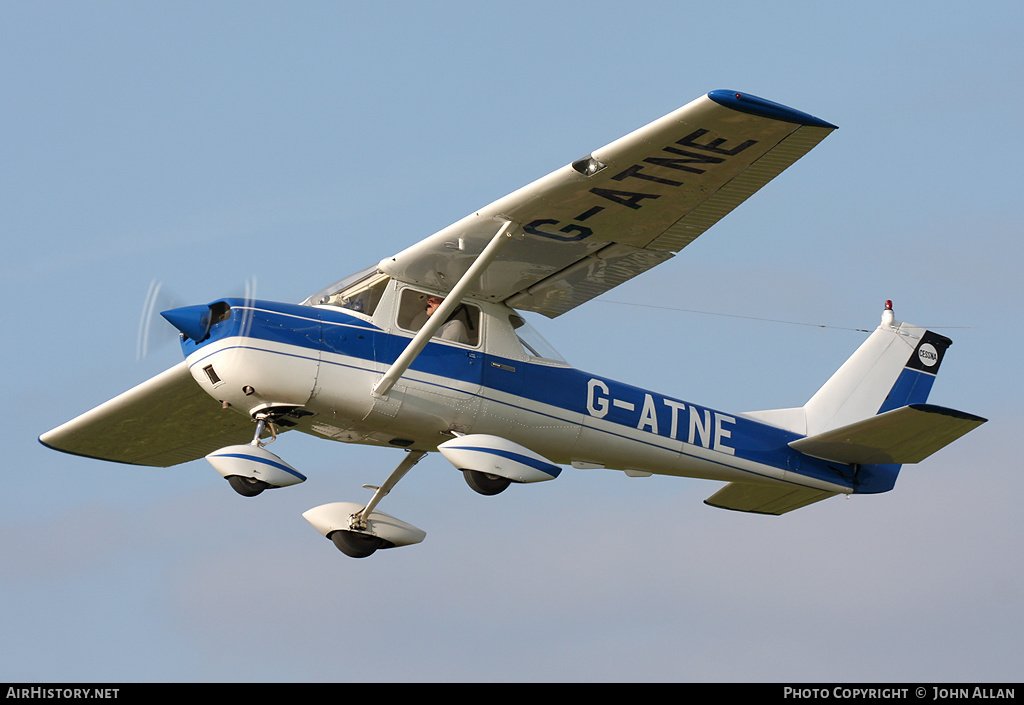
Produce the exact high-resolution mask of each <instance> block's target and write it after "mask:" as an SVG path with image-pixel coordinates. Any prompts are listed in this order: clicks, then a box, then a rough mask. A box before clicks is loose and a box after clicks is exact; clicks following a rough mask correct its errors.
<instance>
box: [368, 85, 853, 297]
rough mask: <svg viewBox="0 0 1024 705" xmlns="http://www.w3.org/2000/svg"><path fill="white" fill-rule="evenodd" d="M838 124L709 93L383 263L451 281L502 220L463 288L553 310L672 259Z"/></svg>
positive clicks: (399, 272) (408, 276) (419, 277)
mask: <svg viewBox="0 0 1024 705" xmlns="http://www.w3.org/2000/svg"><path fill="white" fill-rule="evenodd" d="M833 129H835V126H834V125H830V124H828V123H826V122H823V121H821V120H818V119H817V118H814V117H812V116H810V115H807V114H805V113H801V112H798V111H795V110H791V109H789V108H785V107H783V106H780V105H778V104H775V103H771V102H769V101H766V100H763V99H760V98H756V97H754V96H748V95H741V94H738V93H734V92H732V91H714V92H712V93H709V94H708V95H705V96H702V97H701V98H698V99H697V100H695V101H693V102H692V103H689V104H687V105H685V106H683V107H682V108H679V109H678V110H676V111H674V112H672V113H670V114H668V115H666V116H665V117H663V118H661V119H659V120H655V121H654V122H652V123H650V124H649V125H647V126H645V127H642V128H640V129H639V130H637V131H635V132H633V133H631V134H629V135H626V136H625V137H622V138H620V139H618V140H616V141H614V142H612V143H611V144H609V145H607V146H605V147H602V148H601V149H598V150H596V151H594V152H593V153H592V154H589V155H587V156H585V157H583V158H582V159H579V160H577V161H575V162H573V163H572V164H568V165H566V166H564V167H562V168H561V169H559V170H557V171H555V172H553V173H551V174H548V175H547V176H545V177H543V178H541V179H538V180H537V181H535V182H533V183H532V184H529V185H528V186H525V187H523V188H521V189H519V190H518V191H515V192H514V193H511V194H509V195H508V196H505V197H504V198H501V199H499V200H497V201H495V202H494V203H491V204H490V205H488V206H486V207H484V208H481V209H480V210H479V211H477V212H476V213H474V214H472V215H470V216H467V217H466V218H463V219H462V220H460V221H459V222H457V223H455V224H453V225H451V226H449V227H447V228H445V229H444V230H441V231H440V232H438V233H436V234H434V235H432V236H430V237H429V238H427V239H425V240H423V241H422V242H420V243H418V244H416V245H414V246H412V247H410V248H408V249H407V250H404V251H403V252H400V253H399V254H397V255H395V256H394V257H391V258H388V259H386V260H384V261H382V262H381V263H380V265H379V266H380V269H381V270H382V271H383V272H385V273H387V274H388V275H389V276H391V277H394V278H395V279H398V280H399V281H404V282H408V283H411V284H418V285H421V286H426V287H429V288H432V289H436V290H441V291H447V290H450V289H451V287H452V286H453V285H454V284H455V282H457V281H459V279H460V278H461V277H462V275H463V274H464V273H465V272H466V270H467V269H468V268H469V266H470V265H471V264H472V262H473V261H474V259H475V258H476V257H477V255H479V254H480V252H481V251H483V249H484V247H485V246H486V244H487V243H488V242H489V241H490V239H491V238H492V237H493V235H494V234H495V233H496V232H497V231H498V229H499V228H500V227H501V225H502V224H503V223H504V222H506V221H509V220H511V221H513V222H515V223H516V224H517V225H518V226H519V227H518V228H517V235H516V237H515V238H514V241H513V242H509V243H508V244H507V245H506V247H505V248H504V249H503V251H502V252H501V254H500V255H499V256H498V258H497V259H496V260H495V262H494V263H492V264H491V266H490V267H489V268H488V270H487V271H486V272H485V273H484V274H483V275H482V276H481V277H480V279H479V281H478V282H477V283H476V284H475V285H474V287H473V288H471V289H470V291H469V292H468V293H467V296H470V297H474V298H480V299H485V300H491V301H505V302H507V303H508V304H509V305H510V306H512V307H514V308H518V309H522V310H527V311H536V312H539V313H542V314H544V315H547V316H550V317H555V316H558V315H560V314H562V313H565V312H566V311H568V310H570V309H572V308H574V307H575V306H578V305H580V304H581V303H584V302H585V301H588V300H590V299H591V298H593V297H595V296H598V295H600V294H602V293H604V292H605V291H608V290H609V289H611V288H612V287H615V286H617V285H618V284H621V283H622V282H624V281H627V280H628V279H631V278H632V277H634V276H636V275H638V274H640V273H642V272H645V271H647V270H648V269H650V268H651V267H653V266H655V265H657V264H659V263H661V262H664V261H665V260H667V259H669V258H671V257H672V255H673V253H675V252H678V251H680V250H681V249H682V248H684V247H685V246H686V245H688V244H689V243H690V242H692V241H693V240H694V239H695V238H696V237H697V236H699V235H700V234H701V233H703V232H704V231H705V230H707V229H708V228H709V227H711V226H712V225H714V224H715V223H716V222H718V221H719V220H720V219H721V218H722V217H724V216H725V215H726V214H727V213H729V212H730V211H731V210H732V209H733V208H735V207H736V206H738V205H739V204H740V203H742V202H743V201H744V200H746V198H747V197H749V196H750V195H751V194H753V193H754V192H755V191H757V190H758V189H759V188H761V187H762V186H763V185H764V184H766V183H768V182H769V181H770V180H771V179H773V178H774V177H775V176H777V175H778V174H779V173H781V172H782V171H783V170H784V169H785V168H786V167H788V166H789V165H790V164H792V163H793V162H795V161H796V160H797V159H799V158H800V157H801V156H803V155H804V154H805V153H807V152H808V151H809V150H810V149H811V148H813V147H814V146H815V145H816V144H817V143H818V142H820V141H821V140H822V139H824V138H825V137H826V136H827V135H828V134H829V133H830V132H831V131H832V130H833Z"/></svg>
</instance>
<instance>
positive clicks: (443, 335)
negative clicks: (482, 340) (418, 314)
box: [416, 296, 469, 343]
mask: <svg viewBox="0 0 1024 705" xmlns="http://www.w3.org/2000/svg"><path fill="white" fill-rule="evenodd" d="M442 301H444V299H443V298H441V297H440V296H428V297H427V311H426V318H429V317H430V316H433V315H434V311H436V310H437V307H438V306H440V305H441V302H442ZM426 318H424V319H423V322H422V323H420V324H419V325H418V326H416V329H417V330H419V329H420V328H422V327H423V324H424V323H426ZM434 337H435V338H440V339H441V340H450V341H452V342H453V343H469V333H468V332H467V331H466V324H465V323H463V322H462V321H461V320H459V319H458V318H454V317H453V318H451V319H449V320H448V321H447V322H446V323H445V324H444V325H442V326H441V327H440V328H438V329H437V332H436V333H434Z"/></svg>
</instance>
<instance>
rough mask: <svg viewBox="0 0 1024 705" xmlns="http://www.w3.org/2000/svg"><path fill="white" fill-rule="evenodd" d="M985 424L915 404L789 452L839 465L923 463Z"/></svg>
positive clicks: (808, 441) (805, 440) (959, 413)
mask: <svg viewBox="0 0 1024 705" xmlns="http://www.w3.org/2000/svg"><path fill="white" fill-rule="evenodd" d="M985 421H986V419H983V418H981V417H980V416H975V415H973V414H968V413H965V412H963V411H955V410H953V409H946V408H944V407H941V406H935V405H933V404H910V405H908V406H903V407H900V408H899V409H893V410H892V411H887V412H885V413H884V414H878V415H877V416H872V417H870V418H867V419H864V420H863V421H858V422H856V423H852V424H849V425H847V426H842V427H840V428H837V429H834V430H832V431H826V432H825V433H819V434H817V435H816V436H810V437H808V438H801V439H800V440H797V441H793V442H792V443H790V444H789V446H790V447H791V448H793V449H795V450H798V451H800V452H801V453H806V454H807V455H810V456H813V457H815V458H821V459H822V460H833V461H836V462H839V463H846V464H851V465H852V464H859V465H868V464H875V463H900V464H902V463H919V462H921V461H922V460H924V459H925V458H927V457H928V456H929V455H931V454H932V453H934V452H935V451H937V450H939V449H940V448H943V447H944V446H946V445H949V444H950V443H952V442H953V441H955V440H956V439H957V438H960V436H963V435H964V434H966V433H968V432H969V431H971V430H973V429H975V428H977V427H978V426H980V425H981V424H983V423H985Z"/></svg>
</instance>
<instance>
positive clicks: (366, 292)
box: [302, 267, 388, 316]
mask: <svg viewBox="0 0 1024 705" xmlns="http://www.w3.org/2000/svg"><path fill="white" fill-rule="evenodd" d="M387 285H388V277H387V276H386V275H384V274H381V273H380V272H378V271H377V268H376V267H370V268H369V269H364V270H363V271H361V272H357V273H355V274H353V275H352V276H349V277H345V278H344V279H342V280H341V281H339V282H336V283H334V284H332V285H331V286H329V287H327V288H326V289H323V290H322V291H318V292H317V293H315V294H313V295H312V296H310V297H309V298H308V299H306V300H305V301H303V302H302V303H303V304H305V305H306V306H338V307H340V308H344V309H348V310H350V311H357V312H359V313H365V314H366V315H367V316H372V315H373V312H374V311H375V310H377V304H378V303H380V297H381V296H382V295H383V294H384V289H385V288H387Z"/></svg>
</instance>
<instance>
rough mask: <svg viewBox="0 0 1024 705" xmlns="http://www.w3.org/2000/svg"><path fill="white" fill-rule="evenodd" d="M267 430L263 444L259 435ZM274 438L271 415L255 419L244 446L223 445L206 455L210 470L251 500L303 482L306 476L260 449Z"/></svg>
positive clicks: (275, 431) (275, 436)
mask: <svg viewBox="0 0 1024 705" xmlns="http://www.w3.org/2000/svg"><path fill="white" fill-rule="evenodd" d="M267 427H269V429H270V434H271V437H270V439H269V440H267V441H263V440H262V439H261V438H260V436H262V435H263V430H264V429H265V428H267ZM276 438H277V430H276V429H275V428H274V417H273V415H272V413H271V412H260V413H259V414H257V416H256V433H255V434H253V439H252V442H251V443H249V444H247V445H234V446H226V447H224V448H221V449H220V450H215V451H214V452H212V453H210V454H209V455H207V456H206V459H207V460H209V461H210V464H211V465H213V467H214V469H215V470H216V471H217V472H219V473H220V474H221V476H222V477H223V478H224V479H226V480H227V481H228V484H230V485H231V488H232V489H233V490H234V491H235V492H237V493H238V494H240V495H242V496H243V497H255V496H256V495H258V494H260V493H261V492H263V490H266V489H274V488H277V487H287V486H289V485H297V484H298V483H300V482H304V481H305V479H306V476H305V475H303V474H302V473H300V472H299V471H298V470H296V469H295V468H293V467H292V466H291V465H289V464H288V463H286V462H284V461H283V460H281V459H280V458H279V457H277V456H276V455H274V454H273V453H271V452H270V451H269V450H267V449H266V448H264V447H263V446H264V445H266V444H267V443H270V442H272V441H274V440H275V439H276Z"/></svg>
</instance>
